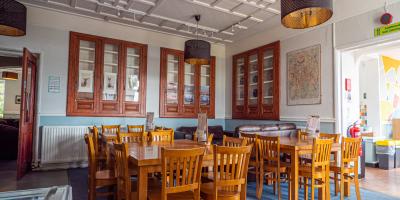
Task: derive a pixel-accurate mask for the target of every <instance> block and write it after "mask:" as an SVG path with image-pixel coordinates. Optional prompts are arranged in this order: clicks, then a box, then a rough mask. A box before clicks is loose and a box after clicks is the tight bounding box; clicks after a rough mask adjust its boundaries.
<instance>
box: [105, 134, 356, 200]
mask: <svg viewBox="0 0 400 200" xmlns="http://www.w3.org/2000/svg"><path fill="white" fill-rule="evenodd" d="M110 139H111V136H110ZM104 141H106V139H104ZM280 143H281V144H280V147H281V152H283V153H287V154H290V157H291V170H290V171H291V175H290V176H291V178H290V190H291V192H290V194H291V196H290V198H289V199H292V200H297V199H299V198H298V197H299V171H298V169H299V156H300V155H305V154H311V152H312V146H313V140H312V139H311V138H310V139H298V138H297V137H281V138H280ZM108 144H109V145H112V142H110V141H108ZM162 147H165V148H177V149H190V148H197V147H205V148H206V154H205V156H204V158H203V167H210V166H213V151H212V146H210V145H206V144H204V143H198V142H195V141H192V140H174V142H172V143H170V142H144V143H143V142H141V143H129V162H130V163H131V164H133V165H134V166H136V167H137V172H138V181H137V189H138V191H139V192H138V193H137V195H138V196H137V197H138V199H139V200H146V199H147V193H148V174H149V173H156V172H161V148H162ZM338 151H340V144H338V143H334V144H333V145H332V152H338ZM293 169H294V170H293ZM328 179H329V177H328ZM326 181H329V180H326ZM327 187H328V188H327V192H326V197H327V199H328V200H329V199H330V192H328V191H329V184H328V185H327ZM349 188H350V187H349V185H347V184H346V185H345V191H349ZM319 192H321V190H320V191H319ZM347 193H348V192H345V195H346V194H347ZM320 196H321V195H319V197H320Z"/></svg>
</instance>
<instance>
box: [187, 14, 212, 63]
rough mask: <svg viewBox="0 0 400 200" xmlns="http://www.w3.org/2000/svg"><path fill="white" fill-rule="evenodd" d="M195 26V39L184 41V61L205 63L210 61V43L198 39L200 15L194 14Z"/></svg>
mask: <svg viewBox="0 0 400 200" xmlns="http://www.w3.org/2000/svg"><path fill="white" fill-rule="evenodd" d="M194 18H195V19H196V22H197V26H196V39H193V40H188V41H186V42H185V53H184V54H185V62H186V63H188V64H192V65H207V64H209V63H210V58H211V54H210V51H211V44H210V43H209V42H207V41H204V40H199V34H198V29H199V21H200V15H195V16H194Z"/></svg>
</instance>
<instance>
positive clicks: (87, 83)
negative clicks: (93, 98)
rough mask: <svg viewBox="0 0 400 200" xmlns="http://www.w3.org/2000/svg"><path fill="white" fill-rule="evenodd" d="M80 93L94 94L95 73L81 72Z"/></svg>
mask: <svg viewBox="0 0 400 200" xmlns="http://www.w3.org/2000/svg"><path fill="white" fill-rule="evenodd" d="M78 85H79V87H78V92H89V93H92V92H93V71H90V70H79V84H78Z"/></svg>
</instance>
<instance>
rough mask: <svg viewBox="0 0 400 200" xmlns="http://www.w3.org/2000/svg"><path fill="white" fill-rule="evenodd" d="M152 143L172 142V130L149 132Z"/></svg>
mask: <svg viewBox="0 0 400 200" xmlns="http://www.w3.org/2000/svg"><path fill="white" fill-rule="evenodd" d="M149 140H150V141H152V142H171V143H172V142H174V130H158V131H151V132H150V138H149Z"/></svg>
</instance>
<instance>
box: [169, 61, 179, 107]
mask: <svg viewBox="0 0 400 200" xmlns="http://www.w3.org/2000/svg"><path fill="white" fill-rule="evenodd" d="M178 80H179V57H178V56H176V55H172V54H168V56H167V100H166V103H167V104H178V83H179V82H178Z"/></svg>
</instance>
